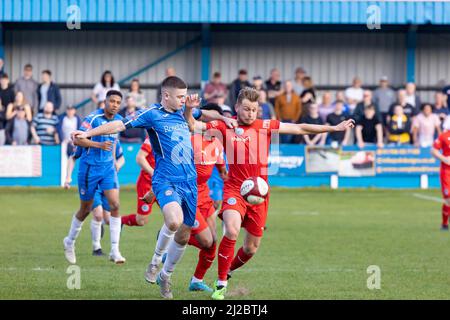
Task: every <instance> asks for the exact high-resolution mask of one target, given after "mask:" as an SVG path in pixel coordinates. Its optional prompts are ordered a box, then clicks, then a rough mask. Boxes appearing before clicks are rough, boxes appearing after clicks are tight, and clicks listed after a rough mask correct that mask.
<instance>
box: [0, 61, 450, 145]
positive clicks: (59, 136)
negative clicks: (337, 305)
mask: <svg viewBox="0 0 450 320" xmlns="http://www.w3.org/2000/svg"><path fill="white" fill-rule="evenodd" d="M0 65H1V66H3V61H2V60H1V59H0ZM173 75H176V72H175V69H173V68H168V69H166V73H165V76H173ZM281 76H282V75H281V73H280V71H279V70H278V69H276V68H274V69H272V70H271V71H270V74H269V76H268V77H267V78H263V77H262V76H260V75H255V76H253V77H252V78H250V77H249V74H248V72H247V70H245V69H241V70H239V71H238V75H237V78H236V79H235V80H234V81H232V82H231V83H230V84H226V83H224V82H223V81H222V76H221V73H220V72H218V71H216V72H214V73H213V75H212V78H211V80H210V81H209V82H208V83H207V84H206V85H205V87H204V89H203V90H202V92H201V94H202V98H203V101H204V103H205V104H206V103H209V104H217V105H218V106H219V107H220V108H221V109H222V111H223V114H224V115H225V116H233V115H234V114H235V111H234V105H235V103H236V100H237V96H238V93H239V91H240V89H242V88H244V87H254V88H256V89H257V90H258V91H259V93H260V97H259V111H258V117H259V118H261V119H278V120H280V121H283V122H290V123H309V124H329V125H336V124H338V123H340V122H341V121H343V120H346V119H349V118H353V119H354V120H355V122H356V127H355V129H353V130H350V129H349V130H348V131H347V132H339V133H330V134H321V135H307V136H303V137H298V136H289V135H283V136H281V137H280V139H281V140H280V141H281V143H291V144H295V143H301V144H306V145H324V144H334V145H357V146H359V147H361V148H362V147H364V146H366V145H370V144H373V145H377V146H378V147H383V146H385V145H387V144H389V145H408V144H413V145H415V146H422V147H429V146H431V145H432V143H433V141H434V139H435V138H436V136H437V135H438V134H439V133H441V132H442V131H443V130H444V129H450V117H448V115H449V113H450V112H449V108H448V104H447V103H448V101H450V100H449V96H450V86H447V87H445V88H443V90H442V91H438V92H436V93H435V95H434V101H432V102H422V100H421V98H420V96H419V95H418V94H417V92H416V85H415V84H414V83H407V84H405V86H404V87H402V88H398V89H397V90H394V88H392V87H391V86H390V84H389V79H388V78H387V77H386V76H382V77H381V78H380V80H379V85H378V87H377V88H376V89H375V90H373V91H372V90H369V89H367V88H364V84H363V82H362V80H361V79H360V78H359V77H354V78H353V80H352V82H351V85H350V86H349V87H348V88H346V89H345V90H338V91H336V92H334V93H332V92H331V91H324V92H322V93H321V94H318V91H317V90H316V89H315V87H314V82H313V77H312V76H311V75H309V74H308V73H307V71H306V70H305V69H304V68H302V67H299V68H297V69H295V71H294V73H293V77H292V78H291V79H287V80H284V81H283V80H282V77H281ZM265 79H266V80H265ZM109 90H121V88H120V86H119V84H118V83H117V82H116V81H115V79H114V76H113V74H112V72H111V71H109V70H106V71H105V72H103V74H102V76H101V77H100V81H99V82H98V83H96V84H95V86H94V88H93V90H92V95H91V99H92V102H93V103H94V104H96V105H97V107H98V108H103V107H104V105H105V98H106V94H107V92H108V91H109ZM160 96H161V92H160V90H158V92H157V97H158V101H159V99H160ZM124 97H125V98H124V102H123V104H124V106H123V109H122V110H121V111H120V115H122V116H124V117H125V116H130V115H134V114H135V113H136V112H137V111H139V110H140V109H142V108H145V107H146V106H147V101H146V98H145V95H144V93H143V91H142V90H141V88H140V83H139V80H138V79H133V80H132V81H131V83H130V89H129V90H128V92H127V93H125V94H124ZM61 106H62V98H61V93H60V89H59V87H58V85H57V84H56V83H55V82H54V81H53V79H52V72H51V71H50V70H43V71H42V72H41V78H40V83H38V82H37V81H36V80H35V79H34V77H33V66H32V65H30V64H26V65H25V66H24V68H23V74H22V76H21V77H19V78H18V79H17V80H16V81H15V82H14V84H11V80H10V78H9V76H8V74H6V73H5V72H3V68H1V72H0V145H4V144H10V145H26V144H43V145H55V144H59V143H61V142H70V132H72V131H74V130H75V129H76V128H78V127H79V126H80V122H81V119H80V117H79V116H78V115H77V109H76V108H75V107H74V106H71V105H69V106H66V108H65V110H64V111H63V110H61V109H62V108H61ZM144 139H145V131H144V130H142V129H128V130H126V131H124V132H122V133H121V134H120V140H121V141H122V142H130V143H141V142H142V141H143V140H144ZM70 148H71V147H70V145H69V149H70ZM69 151H70V150H69Z"/></svg>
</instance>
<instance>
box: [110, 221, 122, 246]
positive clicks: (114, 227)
mask: <svg viewBox="0 0 450 320" xmlns="http://www.w3.org/2000/svg"><path fill="white" fill-rule="evenodd" d="M121 224H122V219H121V218H120V217H118V218H116V217H112V216H111V217H110V218H109V232H110V234H111V253H119V241H120V227H121Z"/></svg>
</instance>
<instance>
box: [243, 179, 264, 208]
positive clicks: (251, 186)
mask: <svg viewBox="0 0 450 320" xmlns="http://www.w3.org/2000/svg"><path fill="white" fill-rule="evenodd" d="M268 193H269V186H268V185H267V182H266V181H265V180H264V179H263V178H261V177H250V178H247V179H246V180H245V181H244V182H242V185H241V196H242V197H243V198H244V199H245V201H247V202H248V203H250V204H253V205H254V204H261V203H263V202H264V200H265V199H266V197H267V194H268Z"/></svg>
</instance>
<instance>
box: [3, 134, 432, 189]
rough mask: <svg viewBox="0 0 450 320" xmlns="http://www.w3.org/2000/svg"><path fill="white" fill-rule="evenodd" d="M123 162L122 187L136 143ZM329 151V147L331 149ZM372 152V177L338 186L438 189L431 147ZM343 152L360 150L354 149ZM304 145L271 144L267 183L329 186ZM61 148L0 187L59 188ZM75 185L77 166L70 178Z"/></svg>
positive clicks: (133, 168) (132, 176)
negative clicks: (309, 163)
mask: <svg viewBox="0 0 450 320" xmlns="http://www.w3.org/2000/svg"><path fill="white" fill-rule="evenodd" d="M122 146H123V150H124V156H125V159H126V163H125V165H124V167H123V168H122V170H121V171H120V173H119V179H120V183H121V185H130V184H131V185H133V184H135V183H136V179H137V177H138V175H139V171H140V169H139V166H138V165H137V163H136V160H135V159H136V154H137V152H138V150H139V148H140V145H139V144H126V143H124V144H122ZM330 149H331V147H330ZM363 150H364V151H366V150H367V151H374V152H375V164H374V166H375V174H374V176H364V177H339V187H382V188H419V187H420V177H421V175H427V176H428V185H429V187H439V175H438V174H439V162H438V161H437V160H435V159H434V158H433V157H432V156H431V154H430V148H417V147H413V146H399V147H397V146H395V147H391V146H387V147H385V148H382V149H377V148H376V147H368V148H364V149H363ZM342 151H361V149H359V148H358V147H356V146H350V147H343V148H342ZM306 157H307V155H306V147H305V146H304V145H279V146H277V145H274V146H273V147H272V149H271V155H270V158H269V174H270V175H269V182H270V184H271V185H272V186H286V187H317V186H330V177H331V175H333V174H335V175H337V171H336V172H328V173H309V172H307V168H306ZM61 172H62V170H61V147H60V146H51V147H49V146H43V147H42V177H34V178H17V177H14V178H8V177H5V178H0V186H55V187H56V186H59V185H60V180H61ZM72 178H73V180H72V185H73V186H76V184H77V166H76V167H75V170H74V172H73V175H72Z"/></svg>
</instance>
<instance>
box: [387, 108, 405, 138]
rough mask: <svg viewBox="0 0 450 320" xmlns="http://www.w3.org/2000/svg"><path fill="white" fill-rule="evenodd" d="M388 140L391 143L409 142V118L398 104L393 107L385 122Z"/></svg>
mask: <svg viewBox="0 0 450 320" xmlns="http://www.w3.org/2000/svg"><path fill="white" fill-rule="evenodd" d="M387 131H388V132H389V136H388V141H389V143H392V144H397V145H401V144H409V143H410V142H411V137H410V132H411V120H410V118H409V117H408V115H407V114H405V108H404V107H402V105H400V104H396V105H395V106H394V107H393V115H392V117H391V118H390V119H389V122H388V124H387Z"/></svg>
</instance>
